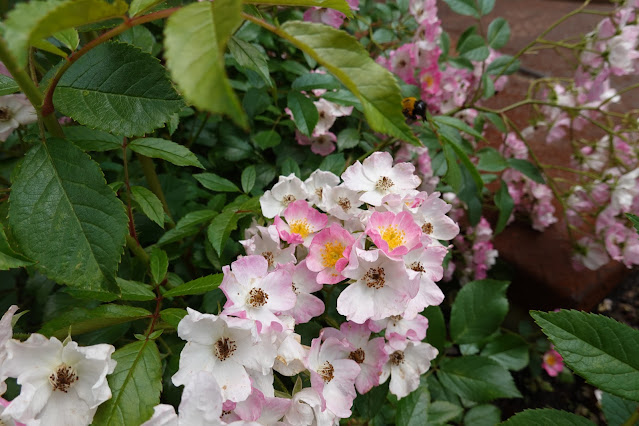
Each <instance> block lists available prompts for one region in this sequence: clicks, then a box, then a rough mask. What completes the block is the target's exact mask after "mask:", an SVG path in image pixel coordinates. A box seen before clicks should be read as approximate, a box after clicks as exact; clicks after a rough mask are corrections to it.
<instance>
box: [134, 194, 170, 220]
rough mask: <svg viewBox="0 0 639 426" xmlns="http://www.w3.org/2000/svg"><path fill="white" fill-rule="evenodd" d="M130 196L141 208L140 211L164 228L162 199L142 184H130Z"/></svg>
mask: <svg viewBox="0 0 639 426" xmlns="http://www.w3.org/2000/svg"><path fill="white" fill-rule="evenodd" d="M131 197H132V198H133V200H135V202H136V203H138V205H139V206H140V209H142V213H144V214H145V215H147V217H148V218H149V219H151V220H152V221H153V222H155V223H157V224H158V225H160V226H161V227H162V228H164V207H162V201H160V199H159V198H158V197H157V196H156V195H155V194H154V193H153V192H151V191H150V190H148V189H146V188H145V187H143V186H132V187H131Z"/></svg>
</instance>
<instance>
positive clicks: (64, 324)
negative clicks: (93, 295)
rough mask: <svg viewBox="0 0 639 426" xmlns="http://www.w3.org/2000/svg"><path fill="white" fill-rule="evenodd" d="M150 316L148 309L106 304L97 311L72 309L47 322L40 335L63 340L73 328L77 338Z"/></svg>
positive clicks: (72, 331)
mask: <svg viewBox="0 0 639 426" xmlns="http://www.w3.org/2000/svg"><path fill="white" fill-rule="evenodd" d="M150 316H151V312H149V311H147V310H146V309H142V308H135V307H133V306H124V305H112V304H106V305H100V306H98V307H97V308H95V309H86V308H72V309H71V310H70V311H67V312H64V313H62V314H61V315H59V316H57V317H56V318H54V319H52V320H51V321H48V322H46V323H45V324H44V325H43V326H42V328H41V329H40V330H39V333H40V334H44V335H45V336H47V337H51V336H54V337H57V338H58V339H61V338H62V339H63V338H64V337H65V336H66V335H67V333H68V332H69V327H71V335H72V336H75V335H78V334H83V333H88V332H89V331H94V330H99V329H101V328H105V327H109V326H112V325H115V324H122V323H124V322H130V321H135V320H138V319H141V318H147V317H150Z"/></svg>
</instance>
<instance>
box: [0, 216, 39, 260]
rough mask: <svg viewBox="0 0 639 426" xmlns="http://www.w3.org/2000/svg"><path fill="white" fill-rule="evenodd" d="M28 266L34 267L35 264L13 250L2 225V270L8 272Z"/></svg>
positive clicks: (0, 229)
mask: <svg viewBox="0 0 639 426" xmlns="http://www.w3.org/2000/svg"><path fill="white" fill-rule="evenodd" d="M28 265H33V262H32V261H30V260H29V259H28V258H26V257H24V256H23V255H21V254H19V253H16V252H15V251H14V250H13V249H12V248H11V246H10V245H9V241H8V240H7V235H6V234H5V233H4V228H3V225H2V224H1V223H0V270H1V271H7V270H9V269H12V268H20V267H22V266H28Z"/></svg>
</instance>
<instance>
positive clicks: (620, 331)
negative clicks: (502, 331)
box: [530, 310, 639, 401]
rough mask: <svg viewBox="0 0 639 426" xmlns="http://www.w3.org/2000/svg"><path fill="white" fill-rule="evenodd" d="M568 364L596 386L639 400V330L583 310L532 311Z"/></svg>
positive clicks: (614, 393) (620, 395)
mask: <svg viewBox="0 0 639 426" xmlns="http://www.w3.org/2000/svg"><path fill="white" fill-rule="evenodd" d="M530 315H532V317H533V318H534V319H535V321H536V322H537V324H539V326H540V327H541V329H542V331H543V332H544V333H545V334H546V336H548V338H549V339H550V341H551V342H553V344H554V345H555V349H556V350H557V351H558V352H559V353H560V354H561V356H562V357H563V359H564V363H565V364H566V365H567V366H568V367H570V368H571V369H572V370H573V371H574V372H575V373H577V374H579V375H580V376H581V377H583V378H584V379H586V381H587V382H588V383H590V384H592V385H593V386H596V387H598V388H600V389H601V390H603V391H606V392H608V393H611V394H613V395H616V396H619V397H622V398H626V399H630V400H633V401H639V357H637V356H636V354H638V353H639V330H635V329H633V328H631V327H629V326H627V325H625V324H622V323H620V322H617V321H615V320H614V319H612V318H609V317H604V316H602V315H595V314H588V313H585V312H579V311H572V310H571V311H566V310H561V311H559V312H540V311H531V312H530Z"/></svg>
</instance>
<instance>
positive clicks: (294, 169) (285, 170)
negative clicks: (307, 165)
mask: <svg viewBox="0 0 639 426" xmlns="http://www.w3.org/2000/svg"><path fill="white" fill-rule="evenodd" d="M280 167H281V168H282V173H281V175H282V176H288V175H290V174H291V173H293V174H294V175H295V176H297V177H298V178H301V177H302V172H300V166H299V164H297V161H295V160H293V159H292V158H291V157H286V158H285V159H284V161H282V165H281V166H280Z"/></svg>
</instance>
